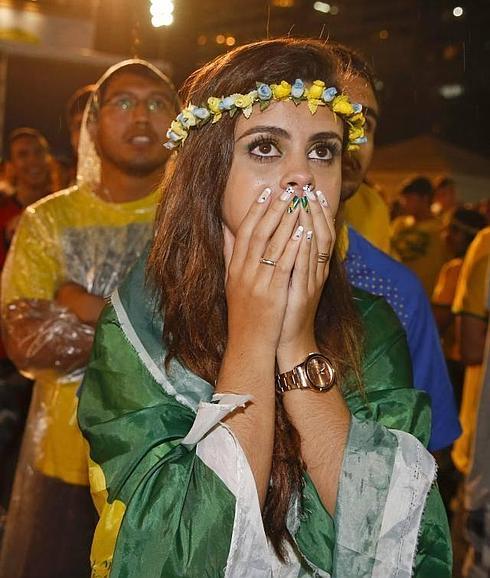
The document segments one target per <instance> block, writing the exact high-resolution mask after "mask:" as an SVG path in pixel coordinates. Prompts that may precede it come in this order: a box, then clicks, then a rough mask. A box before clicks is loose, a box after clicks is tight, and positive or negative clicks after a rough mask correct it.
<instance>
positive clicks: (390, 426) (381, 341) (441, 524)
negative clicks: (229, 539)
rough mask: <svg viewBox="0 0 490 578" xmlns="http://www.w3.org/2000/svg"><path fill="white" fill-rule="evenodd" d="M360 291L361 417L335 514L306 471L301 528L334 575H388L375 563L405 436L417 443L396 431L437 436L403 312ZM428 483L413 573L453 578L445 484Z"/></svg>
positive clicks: (352, 394)
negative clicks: (417, 383) (415, 377)
mask: <svg viewBox="0 0 490 578" xmlns="http://www.w3.org/2000/svg"><path fill="white" fill-rule="evenodd" d="M355 298H356V303H357V305H358V309H359V312H360V315H361V317H362V320H363V325H364V328H365V341H364V345H365V350H364V360H363V389H362V390H361V391H359V389H358V388H356V387H355V386H354V384H353V383H348V384H346V386H345V388H344V391H345V397H346V400H347V403H348V405H349V408H350V409H351V412H352V414H353V418H352V424H351V431H350V435H349V441H348V446H347V448H346V451H345V455H344V463H343V471H342V474H341V481H340V486H339V495H338V498H337V506H336V516H335V520H334V519H332V517H331V516H330V515H329V513H328V512H327V511H326V510H325V508H324V507H323V504H322V503H321V501H320V498H319V496H318V494H317V493H316V491H315V490H314V487H313V484H312V482H311V480H310V479H309V478H308V477H306V478H305V491H304V495H303V510H302V515H301V521H300V524H299V528H298V529H297V532H296V535H295V539H296V542H297V544H298V546H299V547H300V549H301V551H302V553H303V555H304V556H305V558H306V559H308V560H309V561H310V562H311V564H312V565H313V566H314V567H318V568H320V569H322V570H324V571H327V572H333V575H334V576H344V575H346V576H347V575H356V576H371V575H383V574H376V570H375V568H376V565H377V564H379V560H378V557H379V555H380V554H379V551H378V547H379V542H380V537H381V535H382V522H383V519H384V516H383V513H384V509H385V508H386V507H387V506H386V504H390V502H389V500H388V497H389V493H390V492H392V488H390V482H391V479H392V472H393V468H394V464H395V456H396V454H397V448H398V446H399V439H398V438H399V437H402V438H403V439H404V440H405V441H406V440H407V439H408V443H409V444H410V443H411V442H410V438H407V436H405V437H403V434H400V435H398V436H397V435H395V433H396V431H395V430H399V431H400V432H407V433H410V434H412V435H413V436H415V437H416V438H417V439H418V440H420V442H422V443H423V444H424V446H426V445H427V443H428V440H429V435H430V406H429V399H428V396H427V395H426V394H425V393H423V392H420V391H417V390H415V389H413V387H412V372H411V362H410V355H409V351H408V346H407V343H406V337H405V333H404V331H403V328H402V327H401V325H400V323H399V321H398V319H397V317H396V315H395V314H394V312H393V311H392V310H391V308H390V307H389V306H388V304H387V303H386V302H385V301H384V300H383V299H380V298H375V297H373V296H370V295H368V294H366V293H364V292H362V291H358V290H356V291H355ZM413 441H415V440H413ZM427 456H428V454H427ZM428 459H429V460H430V459H431V458H430V456H429V457H428ZM426 461H427V460H426ZM429 469H430V468H429ZM427 487H428V496H427V499H426V500H425V509H424V511H423V516H422V520H421V523H420V528H419V532H418V534H419V536H418V544H417V550H416V552H417V553H416V557H415V564H414V569H413V576H415V577H417V578H418V577H420V578H422V577H425V576H431V577H432V576H434V577H440V578H443V577H444V578H446V577H447V578H449V577H450V576H451V564H452V556H451V541H450V534H449V529H448V524H447V518H446V514H445V510H444V507H443V504H442V500H441V498H440V495H439V491H438V489H437V486H436V485H432V487H431V483H430V482H427ZM391 503H392V502H391ZM320 535H322V536H323V537H322V539H321V541H320V544H321V547H319V540H318V536H320ZM333 535H334V536H335V539H334V542H335V544H334V545H333V544H332V542H333V540H332V536H333ZM347 569H349V570H347ZM346 572H347V573H346ZM348 572H351V574H349V573H348ZM378 572H379V570H378ZM400 575H402V574H400Z"/></svg>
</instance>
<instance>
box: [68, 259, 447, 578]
mask: <svg viewBox="0 0 490 578" xmlns="http://www.w3.org/2000/svg"><path fill="white" fill-rule="evenodd" d="M138 267H139V269H138V268H137V269H135V271H134V272H133V274H132V275H131V276H130V277H129V278H128V280H127V282H126V283H125V285H124V286H123V287H122V288H121V290H120V297H121V300H122V302H123V304H124V308H125V310H126V312H127V313H128V315H129V317H130V320H131V323H132V325H133V328H135V330H136V332H137V334H138V338H139V339H140V341H141V343H142V344H143V346H144V348H145V350H146V351H147V352H148V353H149V354H150V356H151V358H152V359H153V361H154V362H155V364H157V365H158V366H159V367H160V368H161V369H162V359H163V355H164V352H162V344H161V335H162V324H161V321H159V320H158V319H159V318H158V315H157V314H156V313H155V304H154V302H153V301H152V300H151V298H149V297H147V294H146V293H145V290H144V286H143V282H142V279H143V266H142V265H141V264H140V265H139V266H138ZM355 297H356V304H357V306H358V308H359V311H360V313H361V316H362V318H363V321H364V325H365V328H366V347H365V350H366V353H365V359H364V385H365V392H364V393H363V394H359V392H358V391H357V390H355V389H354V388H353V387H352V386H349V385H347V386H346V387H345V395H346V400H347V403H348V405H349V407H350V409H351V411H352V413H353V414H354V415H355V416H356V417H357V418H359V419H360V420H367V422H366V423H367V429H366V428H365V427H364V426H363V425H362V421H361V422H359V421H358V420H357V419H353V427H352V428H351V435H350V437H349V445H348V447H347V450H346V456H348V455H351V456H352V455H354V456H355V455H356V451H357V450H356V448H358V447H361V448H362V450H363V451H366V452H367V451H368V450H369V451H371V452H372V454H373V455H375V457H377V458H379V459H378V460H377V461H376V460H375V461H374V462H373V463H370V461H369V460H366V463H367V465H366V468H367V470H366V472H364V473H365V475H366V483H369V484H373V486H374V487H375V488H376V492H377V493H376V496H377V498H376V500H375V501H374V502H373V503H372V504H371V511H372V518H371V517H370V516H371V514H370V513H369V508H367V507H366V508H365V510H366V517H364V516H363V518H362V521H363V524H357V525H356V523H355V520H356V519H357V518H354V519H353V520H352V524H351V525H349V524H348V523H347V521H348V519H349V508H350V512H351V513H352V512H353V511H355V510H353V508H355V507H356V506H355V504H356V500H357V503H358V504H359V507H361V506H362V507H364V506H365V505H364V504H362V503H361V502H360V498H359V496H357V495H355V492H354V490H352V488H350V489H349V481H348V480H347V481H345V482H342V484H341V486H342V487H343V490H342V491H343V492H344V494H345V495H344V498H345V497H348V500H350V504H349V502H347V505H345V503H346V502H345V500H344V501H343V496H342V495H341V493H342V492H340V493H339V499H338V505H337V513H336V519H335V520H333V519H332V517H331V516H330V515H329V514H328V512H327V511H326V510H325V508H324V507H323V504H322V503H321V501H320V499H319V496H318V494H317V492H316V490H315V488H314V486H313V484H312V482H311V480H310V479H309V478H308V477H307V476H306V477H305V488H304V491H303V495H302V497H301V506H302V508H301V517H300V523H299V526H298V528H297V531H296V534H295V540H296V543H297V545H298V547H299V549H300V551H301V553H302V555H303V556H304V557H305V559H306V560H307V561H308V563H309V565H310V566H311V567H312V568H315V567H316V568H319V569H321V570H323V571H324V572H330V573H331V572H332V570H333V569H334V573H333V575H334V576H335V578H347V577H351V576H353V575H356V576H369V575H370V570H371V568H372V565H373V557H374V554H375V545H376V537H377V535H378V534H379V526H380V524H381V519H380V516H379V507H380V504H381V506H382V502H383V499H384V497H385V496H386V493H387V491H388V487H389V471H390V469H391V465H392V461H393V458H394V448H395V445H396V444H395V442H394V435H393V434H392V433H390V432H389V431H388V430H386V429H385V428H383V427H381V426H380V425H377V423H375V422H374V421H372V420H376V422H379V424H382V425H385V426H387V427H389V428H396V429H400V430H403V431H407V432H410V433H412V434H414V435H415V436H416V437H417V438H418V439H419V440H421V441H422V442H423V443H424V444H426V443H427V441H428V439H429V433H430V409H429V402H428V398H427V396H426V394H425V393H422V392H420V391H417V390H414V389H412V388H411V370H410V361H409V353H408V348H407V345H406V340H405V335H404V333H403V329H402V328H401V326H400V324H399V322H398V320H397V318H396V316H395V314H394V313H393V312H392V310H391V309H390V308H389V306H388V305H387V304H386V303H385V302H384V301H383V300H382V299H380V298H376V297H373V296H370V295H368V294H367V293H364V292H362V291H360V290H356V291H355ZM168 379H169V381H170V383H171V384H172V386H173V387H174V388H175V389H176V391H177V392H178V393H179V394H181V395H184V396H186V398H187V399H188V401H189V407H186V406H185V405H183V404H182V403H179V402H177V401H176V399H175V398H174V397H173V396H171V395H168V394H167V393H166V392H165V391H164V389H163V388H162V385H161V384H160V383H157V381H156V380H155V376H154V375H152V374H151V373H150V372H149V371H148V369H147V368H146V367H145V366H144V365H143V363H142V362H141V358H140V356H138V354H137V352H136V351H135V349H134V348H133V346H132V345H131V344H130V343H129V342H128V340H127V336H126V335H125V333H124V331H123V329H122V328H121V326H120V321H119V320H118V317H117V315H116V314H115V311H114V309H113V308H112V307H109V308H107V309H106V310H105V312H104V313H103V315H102V318H101V321H100V323H99V326H98V329H97V334H96V339H95V346H94V349H93V353H92V359H91V362H90V363H89V366H88V369H87V373H86V375H85V379H84V382H83V385H82V389H81V395H80V404H79V423H80V427H81V429H82V431H83V433H84V435H85V436H86V438H87V439H88V441H89V444H90V454H91V458H92V459H93V460H94V461H95V462H96V463H97V464H99V465H100V466H101V467H102V469H103V471H104V475H105V478H106V483H107V490H108V501H109V502H112V501H113V500H116V499H117V500H121V501H122V502H124V504H126V512H125V515H124V518H123V522H122V525H121V529H120V532H119V535H118V541H117V544H116V549H115V552H114V559H113V564H112V571H111V578H122V577H131V578H133V577H135V576H145V578H157V577H165V578H172V577H174V576H175V577H177V576H189V577H193V576H196V577H197V576H214V577H218V576H223V575H224V568H225V566H226V562H227V557H228V550H229V547H230V539H231V535H232V530H233V520H234V508H235V498H234V496H233V495H232V494H231V492H230V491H229V490H228V489H227V488H226V486H225V485H224V484H223V482H222V481H221V480H220V479H219V478H218V477H217V476H216V474H215V473H214V472H213V471H211V470H210V469H209V468H207V467H206V466H205V465H204V464H203V463H202V462H201V460H200V459H199V458H198V457H197V456H196V451H195V450H192V451H187V450H185V449H184V448H183V447H182V446H181V445H179V442H178V440H179V439H181V438H182V437H184V436H185V435H186V433H187V432H188V431H189V429H190V427H191V426H192V423H193V420H194V417H195V414H194V412H193V411H192V409H191V408H192V407H194V406H197V402H198V401H199V399H203V400H206V401H209V399H210V396H211V393H212V387H211V386H210V385H209V384H206V382H203V381H202V380H201V379H199V378H198V377H197V376H195V375H193V374H192V373H190V372H189V371H187V370H186V369H184V368H182V367H181V366H180V365H178V364H176V363H174V364H173V365H172V367H171V371H170V373H169V375H168ZM196 392H198V393H197V394H196ZM368 430H369V432H370V433H369V436H368V438H367V439H363V437H362V432H363V431H364V432H365V433H366V431H368ZM366 455H367V454H366ZM346 464H347V462H345V464H344V465H346ZM378 466H379V468H378ZM377 469H379V472H377V471H376V470H377ZM387 472H388V474H387ZM344 474H347V475H346V476H345V477H346V479H347V478H349V475H350V474H349V472H348V471H347V472H344ZM353 475H354V474H353ZM351 477H352V476H351ZM351 490H352V492H351V494H349V492H350V491H351ZM376 513H377V514H378V515H377V517H376V515H375V514H376ZM336 527H337V532H336ZM342 532H343V533H344V534H345V533H347V534H349V539H350V540H351V541H354V543H358V546H359V547H358V548H357V549H356V552H354V555H353V556H352V558H351V560H354V559H355V560H357V562H356V563H357V564H359V570H358V571H357V570H356V572H355V573H351V568H349V567H348V566H345V559H346V557H345V556H344V555H342V556H341V554H340V552H339V546H338V544H337V540H338V537H339V536H341V535H342ZM357 537H358V538H359V539H358V540H357ZM336 558H338V559H342V564H343V566H342V567H339V565H338V564H336V561H335V559H336ZM301 575H304V573H302V574H301ZM309 575H311V576H313V575H314V570H311V572H310V573H309ZM413 575H414V576H415V577H416V578H422V577H425V576H431V577H436V578H439V577H440V578H443V577H449V576H451V547H450V539H449V532H448V527H447V520H446V517H445V512H444V509H443V506H442V502H441V500H440V497H439V494H438V490H437V488H436V487H435V486H434V487H433V489H432V490H431V492H430V496H429V499H428V501H427V507H426V511H425V514H424V519H423V523H422V528H421V531H420V540H419V545H418V553H417V559H416V567H415V570H414V574H413Z"/></svg>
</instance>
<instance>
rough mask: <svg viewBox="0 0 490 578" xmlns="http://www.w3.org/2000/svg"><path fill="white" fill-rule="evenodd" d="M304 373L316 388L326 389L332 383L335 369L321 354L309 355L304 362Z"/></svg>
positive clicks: (331, 385) (330, 386)
mask: <svg viewBox="0 0 490 578" xmlns="http://www.w3.org/2000/svg"><path fill="white" fill-rule="evenodd" d="M306 375H307V377H308V379H309V380H310V382H311V384H312V386H313V387H314V388H316V389H319V390H328V389H331V388H332V387H333V385H334V381H335V370H334V368H333V367H332V365H331V363H330V362H329V361H328V359H327V358H326V357H324V356H323V355H311V356H310V357H309V359H308V360H307V362H306Z"/></svg>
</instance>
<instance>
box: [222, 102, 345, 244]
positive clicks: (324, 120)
mask: <svg viewBox="0 0 490 578" xmlns="http://www.w3.org/2000/svg"><path fill="white" fill-rule="evenodd" d="M234 139H235V141H234V151H233V161H232V165H231V169H230V174H229V176H228V182H227V184H226V188H225V192H224V196H223V204H222V208H223V221H224V224H225V225H226V227H227V228H228V229H229V230H230V232H231V233H232V234H233V235H236V232H237V230H238V227H239V226H240V223H241V222H242V220H243V218H244V216H245V215H246V214H247V212H248V210H249V208H250V205H251V204H252V203H253V202H255V201H256V199H257V198H258V196H259V195H260V193H261V192H262V191H263V190H264V189H265V188H266V187H270V188H271V189H272V194H273V196H274V197H275V196H278V195H280V194H281V192H282V191H284V189H285V188H286V187H287V186H288V185H292V186H293V187H295V189H296V192H297V194H298V196H302V195H303V187H304V186H305V185H311V186H312V187H313V188H314V190H315V191H316V190H320V191H322V192H323V194H324V195H325V196H326V197H327V199H328V202H329V203H330V207H331V210H332V212H333V213H334V214H335V213H336V212H337V208H338V204H339V198H340V183H341V153H342V140H343V124H342V122H341V121H340V119H338V118H336V117H335V116H334V114H333V113H332V111H331V110H330V109H329V108H328V107H326V106H325V107H318V109H317V111H316V113H315V114H314V115H313V114H311V112H310V111H309V109H308V106H307V103H306V102H302V103H300V104H299V105H298V106H296V105H295V104H294V103H293V102H291V101H282V102H273V103H272V104H271V105H270V107H269V108H268V109H266V110H265V111H264V112H260V110H259V109H258V107H257V105H255V106H254V111H253V114H252V116H251V117H250V118H249V119H247V118H245V117H244V116H243V115H240V117H239V119H238V121H237V123H236V126H235V135H234Z"/></svg>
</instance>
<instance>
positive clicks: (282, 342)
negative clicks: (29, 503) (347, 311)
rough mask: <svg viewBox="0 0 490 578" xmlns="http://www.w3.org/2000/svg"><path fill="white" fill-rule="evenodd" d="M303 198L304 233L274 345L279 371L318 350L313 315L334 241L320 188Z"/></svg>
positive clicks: (325, 277) (333, 228) (301, 218)
mask: <svg viewBox="0 0 490 578" xmlns="http://www.w3.org/2000/svg"><path fill="white" fill-rule="evenodd" d="M307 198H308V203H309V207H310V211H309V212H306V211H305V209H304V208H302V209H301V212H300V216H299V221H300V224H301V225H302V226H303V227H304V230H305V235H304V237H303V239H302V241H301V245H300V248H299V251H298V254H297V257H296V262H295V264H294V268H293V274H292V277H291V283H290V286H289V292H288V299H287V308H286V312H285V315H284V322H283V326H282V331H281V335H280V339H279V343H278V347H277V361H278V365H279V370H280V372H281V373H282V372H284V371H289V370H290V369H292V368H293V367H294V366H295V365H297V364H298V363H301V362H302V361H303V360H304V358H305V357H306V356H307V355H308V353H311V352H313V351H318V346H317V345H316V340H315V333H314V324H315V315H316V311H317V308H318V303H319V301H320V297H321V294H322V291H323V286H324V285H325V281H326V280H327V278H328V274H329V270H330V255H331V253H332V251H333V248H334V245H335V225H334V219H333V215H332V213H331V211H330V208H329V206H328V202H327V201H326V199H325V196H324V195H323V194H322V193H321V192H320V191H317V193H316V194H315V193H313V191H308V192H307Z"/></svg>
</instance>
